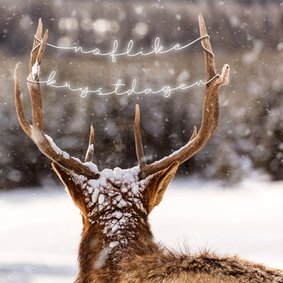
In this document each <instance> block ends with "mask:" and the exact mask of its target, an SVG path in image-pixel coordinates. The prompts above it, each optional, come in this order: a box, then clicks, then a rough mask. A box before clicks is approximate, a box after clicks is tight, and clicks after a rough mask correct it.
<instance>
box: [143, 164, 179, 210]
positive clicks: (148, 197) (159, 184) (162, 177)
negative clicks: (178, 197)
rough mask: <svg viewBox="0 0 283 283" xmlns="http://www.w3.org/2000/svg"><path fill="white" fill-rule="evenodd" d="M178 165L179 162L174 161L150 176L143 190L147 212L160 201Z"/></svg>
mask: <svg viewBox="0 0 283 283" xmlns="http://www.w3.org/2000/svg"><path fill="white" fill-rule="evenodd" d="M178 167H179V162H174V163H173V164H171V165H170V166H169V167H167V168H166V169H164V170H162V171H159V172H157V173H155V174H154V175H152V176H151V177H150V180H149V183H148V185H147V187H146V190H145V202H146V204H147V211H148V213H150V212H151V211H152V209H153V208H154V207H155V206H157V205H158V204H159V203H160V202H161V200H162V197H163V194H164V192H165V191H166V189H167V187H168V185H169V183H170V182H171V181H172V179H173V178H174V176H175V174H176V171H177V169H178Z"/></svg>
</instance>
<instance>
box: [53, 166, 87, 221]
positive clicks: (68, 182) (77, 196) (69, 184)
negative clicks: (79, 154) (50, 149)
mask: <svg viewBox="0 0 283 283" xmlns="http://www.w3.org/2000/svg"><path fill="white" fill-rule="evenodd" d="M52 167H53V169H54V171H55V172H56V174H57V175H58V177H59V178H60V180H61V181H62V183H63V184H64V185H65V187H66V190H67V192H68V193H69V195H70V196H71V198H72V200H73V202H74V203H75V205H76V206H77V207H78V208H79V209H80V211H81V214H82V216H83V217H84V216H86V215H87V210H86V207H85V203H84V195H83V191H82V188H81V186H80V184H78V183H77V182H75V180H74V178H75V175H74V173H73V171H69V170H67V169H65V168H63V167H62V166H60V165H58V164H57V163H54V162H52Z"/></svg>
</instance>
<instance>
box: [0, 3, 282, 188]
mask: <svg viewBox="0 0 283 283" xmlns="http://www.w3.org/2000/svg"><path fill="white" fill-rule="evenodd" d="M199 12H201V13H202V14H203V16H204V18H205V21H206V24H207V27H208V33H209V34H210V36H211V43H212V47H213V50H214V52H215V58H216V64H217V68H218V70H219V71H220V70H221V68H222V65H223V64H224V63H228V64H230V66H231V70H232V72H231V82H230V85H229V86H228V87H225V88H223V89H221V92H220V107H221V116H220V123H219V126H218V128H217V130H216V133H215V134H214V136H213V138H212V139H211V140H210V141H209V143H208V144H207V146H206V147H205V148H204V149H203V150H202V151H201V152H200V153H198V154H197V155H196V156H195V157H193V158H192V159H191V160H190V161H189V162H186V163H185V164H184V165H183V166H182V168H181V170H179V176H181V177H182V176H183V177H184V176H192V175H194V174H197V175H198V176H200V177H201V178H205V179H220V180H223V181H224V182H229V183H230V182H239V181H241V180H242V179H244V178H245V177H247V176H249V175H250V174H251V173H252V172H259V173H260V175H266V176H267V177H268V178H270V179H271V180H280V179H282V178H283V162H282V158H283V115H282V111H283V99H282V97H283V79H282V78H283V63H282V62H283V60H282V59H283V2H282V1H279V0H274V1H271V0H265V1H264V0H261V1H256V0H250V1H246V0H245V1H244V0H242V1H241V0H238V1H229V0H225V1H201V0H199V1H184V0H174V1H169V0H168V1H166V0H164V1H161V0H160V1H149V0H148V1H147V0H144V1H126V0H115V1H114V0H112V1H111V0H104V1H87V0H85V1H79V2H78V1H63V0H55V1H36V0H29V1H28V2H27V1H15V0H1V1H0V27H1V28H0V85H1V92H0V100H1V104H0V116H1V119H0V128H1V142H0V188H1V189H2V190H7V189H11V188H16V187H19V186H20V187H24V186H29V187H31V186H46V185H50V184H51V185H52V184H54V183H55V182H57V178H56V177H55V175H54V173H53V172H52V171H51V170H50V162H49V160H47V158H45V157H44V156H43V155H42V154H41V153H40V152H39V151H38V149H37V148H36V146H35V145H34V144H33V143H32V142H31V141H30V140H29V139H28V138H27V137H26V136H25V134H24V133H23V131H22V130H21V128H20V127H19V124H18V121H17V118H16V114H15V108H14V101H13V70H14V67H15V64H16V62H18V61H21V62H22V63H23V64H22V67H21V73H22V80H21V83H22V89H23V91H24V93H25V97H24V101H25V106H26V109H27V113H28V115H29V114H30V112H29V109H30V108H29V107H30V105H29V98H28V92H27V89H26V77H27V75H28V59H29V52H30V50H31V46H32V41H33V35H34V33H35V30H36V27H37V22H38V19H39V18H42V21H43V25H44V28H48V29H49V34H50V36H49V42H50V43H53V44H55V45H62V46H82V47H83V48H84V49H86V50H89V49H94V48H95V47H98V48H100V49H101V50H102V51H105V52H106V51H109V50H111V48H112V46H113V41H114V40H115V39H116V40H118V42H119V48H120V50H121V51H123V50H125V48H126V46H127V44H128V42H129V40H130V39H133V40H134V48H135V50H136V51H139V50H140V49H141V48H143V49H144V50H151V49H152V46H153V43H154V39H155V38H156V37H157V36H158V37H160V39H161V42H163V43H164V45H165V46H168V47H169V46H173V45H174V44H175V43H181V44H186V43H188V42H190V41H192V40H194V39H196V38H197V37H198V36H199V34H198V24H197V15H198V13H199ZM52 70H56V72H57V81H58V83H59V82H61V83H64V82H66V81H68V82H71V83H72V85H73V86H74V87H83V86H88V87H89V88H90V89H97V88H99V87H102V88H103V89H105V90H112V89H113V84H114V83H115V82H116V81H117V79H121V80H122V81H123V82H124V83H126V84H128V86H130V84H131V82H132V79H134V78H135V79H137V81H138V87H139V88H140V89H145V88H147V87H152V88H156V89H158V88H160V87H162V86H164V85H171V86H177V85H180V83H185V84H191V83H193V82H195V81H196V80H199V79H205V78H206V76H205V72H204V61H203V53H202V48H201V46H200V44H199V43H197V44H195V45H194V46H193V47H189V48H186V49H185V50H183V51H179V52H172V53H167V54H164V55H155V56H147V57H142V58H141V57H132V58H129V57H127V56H125V57H120V58H118V59H117V62H115V63H113V62H112V61H111V60H110V59H109V58H106V57H101V56H91V55H84V56H83V55H80V54H75V53H74V52H63V51H58V50H56V49H54V48H51V47H47V50H46V54H45V57H44V61H43V65H42V78H46V77H47V76H48V75H49V73H50V72H51V71H52ZM42 93H43V96H44V120H45V128H46V132H47V133H48V134H49V135H50V136H51V137H53V139H54V140H55V141H56V143H57V144H58V145H59V146H60V147H61V148H62V149H64V150H66V151H67V152H69V153H70V154H72V155H73V156H75V157H78V158H81V159H82V158H83V156H84V153H85V150H86V148H87V142H88V132H89V126H90V124H93V125H94V128H95V132H96V141H95V160H94V161H95V163H96V164H97V165H98V166H99V168H100V169H103V168H106V167H108V168H109V167H110V168H114V167H116V166H119V167H122V168H126V167H131V166H133V165H135V164H136V156H135V149H134V139H133V120H134V106H135V104H136V103H139V104H140V106H141V111H142V131H143V140H144V145H145V153H146V156H147V159H148V161H149V162H152V161H154V160H155V159H158V158H161V157H163V156H165V155H168V154H170V153H171V152H172V151H174V150H176V149H178V148H179V147H180V146H181V145H183V144H185V143H186V141H187V140H188V138H189V137H190V135H191V132H192V129H193V125H199V124H200V118H201V105H202V99H203V93H204V87H203V86H201V87H194V88H192V89H189V90H188V91H179V92H174V93H173V94H172V95H171V96H170V97H168V98H164V97H163V96H162V94H156V95H152V94H151V95H140V96H137V95H132V96H119V97H118V96H115V95H111V96H107V97H100V96H98V95H95V94H89V95H88V96H87V97H85V98H81V97H80V96H79V93H74V92H73V93H71V92H70V91H68V90H67V89H60V90H59V89H54V88H51V87H47V86H44V87H43V88H42Z"/></svg>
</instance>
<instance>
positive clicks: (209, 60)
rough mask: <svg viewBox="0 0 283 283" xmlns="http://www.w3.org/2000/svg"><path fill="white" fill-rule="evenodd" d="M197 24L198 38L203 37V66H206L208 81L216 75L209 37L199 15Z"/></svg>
mask: <svg viewBox="0 0 283 283" xmlns="http://www.w3.org/2000/svg"><path fill="white" fill-rule="evenodd" d="M198 23H199V32H200V36H201V37H204V38H203V39H202V41H201V45H202V47H203V49H204V60H205V65H206V70H207V80H208V81H209V80H210V79H212V78H213V77H214V76H215V75H216V71H215V61H214V54H213V52H212V48H211V44H210V40H209V35H208V33H207V29H206V26H205V22H204V19H203V16H202V15H201V14H200V15H198ZM205 36H207V37H205Z"/></svg>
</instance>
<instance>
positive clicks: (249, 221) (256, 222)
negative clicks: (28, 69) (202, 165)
mask: <svg viewBox="0 0 283 283" xmlns="http://www.w3.org/2000/svg"><path fill="white" fill-rule="evenodd" d="M282 204H283V182H277V183H270V182H255V181H251V180H250V181H245V182H243V183H241V184H240V185H237V186H236V187H234V188H232V189H227V188H223V187H221V186H220V185H219V184H217V183H212V184H211V183H203V182H199V181H193V180H188V181H182V182H181V181H175V182H173V183H172V185H171V186H170V188H169V190H168V191H167V193H166V194H165V197H164V200H163V202H162V203H161V204H160V205H159V207H157V208H156V209H155V210H154V211H153V212H152V215H151V217H150V221H151V224H152V229H153V232H154V234H155V237H156V240H157V241H161V242H163V243H165V244H166V245H168V246H170V247H172V248H175V249H179V250H180V249H183V250H184V249H185V247H187V248H188V247H189V249H190V250H191V251H198V250H200V249H203V248H207V249H210V250H212V251H215V252H216V253H218V254H225V255H233V254H237V255H239V256H241V257H243V258H246V259H250V260H254V261H257V262H261V263H264V264H267V265H270V266H273V267H278V268H283V205H282ZM0 221H1V225H0V283H47V282H50V283H51V282H52V283H54V282H56V283H63V282H64V283H70V282H73V281H74V278H75V274H76V272H77V270H76V268H77V267H76V263H77V249H78V244H79V238H80V231H81V219H80V215H79V211H78V210H77V209H76V208H75V207H74V206H73V204H72V202H71V200H70V199H69V196H68V195H67V194H66V193H65V192H64V189H63V187H60V188H46V189H45V190H28V189H26V190H17V191H13V192H7V193H1V194H0Z"/></svg>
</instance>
